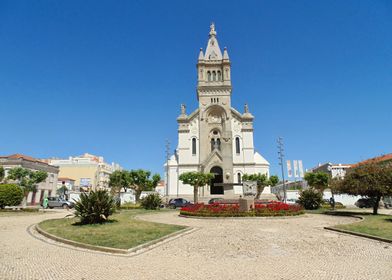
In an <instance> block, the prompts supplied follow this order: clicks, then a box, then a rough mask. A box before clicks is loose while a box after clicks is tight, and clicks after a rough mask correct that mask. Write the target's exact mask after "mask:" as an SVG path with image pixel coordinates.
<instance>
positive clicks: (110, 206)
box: [75, 190, 116, 224]
mask: <svg viewBox="0 0 392 280" xmlns="http://www.w3.org/2000/svg"><path fill="white" fill-rule="evenodd" d="M115 207H116V203H115V199H114V198H113V197H112V196H110V195H109V193H108V192H107V191H104V190H98V191H91V192H90V193H82V194H81V195H80V200H79V201H78V202H76V204H75V210H76V212H75V215H76V216H77V217H80V222H81V223H82V224H97V223H103V222H105V221H106V220H107V219H108V217H109V216H110V215H112V214H113V213H114V211H115Z"/></svg>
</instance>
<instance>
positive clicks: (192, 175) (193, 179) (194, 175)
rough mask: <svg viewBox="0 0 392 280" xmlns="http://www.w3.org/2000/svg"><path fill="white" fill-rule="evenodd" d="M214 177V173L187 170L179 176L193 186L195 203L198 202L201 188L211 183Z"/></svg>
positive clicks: (185, 182) (183, 181)
mask: <svg viewBox="0 0 392 280" xmlns="http://www.w3.org/2000/svg"><path fill="white" fill-rule="evenodd" d="M213 178H214V174H212V173H203V172H185V173H182V174H181V175H180V177H179V179H180V181H182V183H183V184H188V185H191V186H192V187H193V201H194V202H195V203H197V202H198V197H199V188H200V187H204V186H205V185H207V184H209V183H210V181H211V180H212V179H213Z"/></svg>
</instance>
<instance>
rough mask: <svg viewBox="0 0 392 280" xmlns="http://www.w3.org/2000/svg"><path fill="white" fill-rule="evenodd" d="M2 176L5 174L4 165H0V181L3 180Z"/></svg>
mask: <svg viewBox="0 0 392 280" xmlns="http://www.w3.org/2000/svg"><path fill="white" fill-rule="evenodd" d="M4 176H5V171H4V167H3V166H0V183H1V182H2V181H3V179H4Z"/></svg>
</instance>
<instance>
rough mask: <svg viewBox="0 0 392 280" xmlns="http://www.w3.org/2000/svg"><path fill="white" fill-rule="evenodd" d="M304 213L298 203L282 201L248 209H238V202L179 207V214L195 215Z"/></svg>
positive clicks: (253, 215)
mask: <svg viewBox="0 0 392 280" xmlns="http://www.w3.org/2000/svg"><path fill="white" fill-rule="evenodd" d="M301 214H304V211H303V209H302V208H301V207H300V206H298V205H289V204H286V203H282V202H276V201H270V202H268V203H265V204H255V207H254V208H253V209H251V210H249V211H240V207H239V204H238V203H236V204H222V203H214V204H204V203H198V204H193V205H188V206H185V207H182V208H181V211H180V215H181V216H197V217H271V216H272V217H275V216H296V215H301Z"/></svg>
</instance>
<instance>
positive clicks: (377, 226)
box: [335, 212, 392, 240]
mask: <svg viewBox="0 0 392 280" xmlns="http://www.w3.org/2000/svg"><path fill="white" fill-rule="evenodd" d="M346 213H347V212H346ZM352 214H356V215H360V216H362V217H364V220H362V221H360V222H356V223H353V224H347V225H337V226H335V228H339V229H345V230H350V231H355V232H359V233H364V234H369V235H374V236H378V237H383V238H387V239H390V240H392V216H390V215H371V214H369V213H352Z"/></svg>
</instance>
